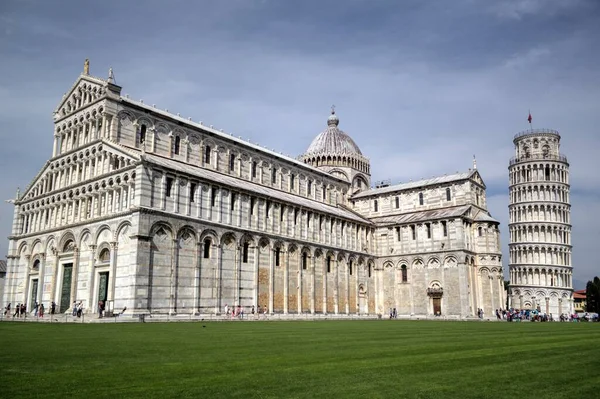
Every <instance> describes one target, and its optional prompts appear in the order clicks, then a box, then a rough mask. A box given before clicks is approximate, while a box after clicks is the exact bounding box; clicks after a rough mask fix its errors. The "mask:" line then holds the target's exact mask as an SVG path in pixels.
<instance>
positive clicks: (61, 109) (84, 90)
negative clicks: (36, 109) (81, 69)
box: [54, 74, 107, 118]
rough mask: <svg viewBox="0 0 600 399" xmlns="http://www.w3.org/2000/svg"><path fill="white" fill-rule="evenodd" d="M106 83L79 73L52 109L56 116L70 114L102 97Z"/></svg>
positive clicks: (61, 116)
mask: <svg viewBox="0 0 600 399" xmlns="http://www.w3.org/2000/svg"><path fill="white" fill-rule="evenodd" d="M106 85H107V82H106V81H105V80H102V79H100V78H96V77H93V76H90V75H85V74H81V75H80V76H79V78H78V79H77V81H76V82H75V83H74V84H73V86H71V89H70V90H69V92H68V93H67V94H65V95H64V97H63V99H62V100H61V101H60V103H59V104H58V106H57V107H56V109H55V110H54V113H55V115H56V117H57V118H63V117H65V116H68V115H71V114H73V113H74V112H76V111H77V110H79V109H80V108H83V107H85V106H87V105H88V104H90V103H91V102H94V101H96V100H98V99H100V98H101V97H104V95H105V94H106Z"/></svg>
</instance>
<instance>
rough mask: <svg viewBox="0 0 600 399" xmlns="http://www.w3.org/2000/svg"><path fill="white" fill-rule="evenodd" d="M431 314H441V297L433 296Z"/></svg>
mask: <svg viewBox="0 0 600 399" xmlns="http://www.w3.org/2000/svg"><path fill="white" fill-rule="evenodd" d="M433 314H434V315H436V316H437V315H438V314H442V298H433Z"/></svg>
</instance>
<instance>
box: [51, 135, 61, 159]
mask: <svg viewBox="0 0 600 399" xmlns="http://www.w3.org/2000/svg"><path fill="white" fill-rule="evenodd" d="M58 137H59V134H58V133H54V146H53V147H52V158H54V157H55V156H57V155H58Z"/></svg>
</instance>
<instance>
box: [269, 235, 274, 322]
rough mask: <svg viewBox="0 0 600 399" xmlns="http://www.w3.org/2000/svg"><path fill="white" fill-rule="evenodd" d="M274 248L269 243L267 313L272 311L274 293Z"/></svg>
mask: <svg viewBox="0 0 600 399" xmlns="http://www.w3.org/2000/svg"><path fill="white" fill-rule="evenodd" d="M274 252H275V251H274V249H273V247H271V246H270V245H269V313H273V302H274V301H273V300H274V295H275V281H274V280H273V278H274V276H275V268H274V260H273V257H274Z"/></svg>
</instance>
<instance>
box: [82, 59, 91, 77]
mask: <svg viewBox="0 0 600 399" xmlns="http://www.w3.org/2000/svg"><path fill="white" fill-rule="evenodd" d="M83 73H84V75H89V74H90V60H89V59H87V58H86V59H85V62H84V63H83Z"/></svg>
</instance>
